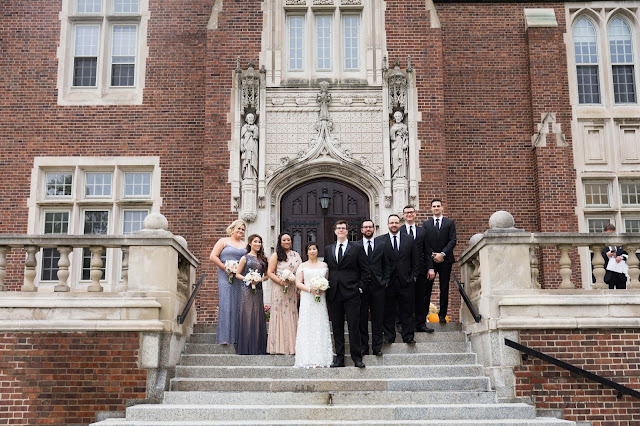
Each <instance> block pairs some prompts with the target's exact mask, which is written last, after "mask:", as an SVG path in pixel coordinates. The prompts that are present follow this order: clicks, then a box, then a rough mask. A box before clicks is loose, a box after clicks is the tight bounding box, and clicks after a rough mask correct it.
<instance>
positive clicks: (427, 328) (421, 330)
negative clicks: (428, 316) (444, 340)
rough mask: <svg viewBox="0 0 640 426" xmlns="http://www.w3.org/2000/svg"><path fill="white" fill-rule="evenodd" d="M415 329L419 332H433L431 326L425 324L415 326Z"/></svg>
mask: <svg viewBox="0 0 640 426" xmlns="http://www.w3.org/2000/svg"><path fill="white" fill-rule="evenodd" d="M416 331H418V332H420V333H433V328H429V327H427V326H426V325H423V326H422V327H417V328H416Z"/></svg>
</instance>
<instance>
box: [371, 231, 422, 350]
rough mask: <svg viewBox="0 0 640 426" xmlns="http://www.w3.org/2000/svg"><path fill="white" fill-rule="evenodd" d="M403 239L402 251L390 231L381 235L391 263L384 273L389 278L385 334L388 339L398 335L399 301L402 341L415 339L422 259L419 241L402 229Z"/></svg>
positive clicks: (385, 304)
mask: <svg viewBox="0 0 640 426" xmlns="http://www.w3.org/2000/svg"><path fill="white" fill-rule="evenodd" d="M398 235H399V238H400V241H399V247H398V250H395V249H394V248H393V240H392V239H391V237H390V235H389V234H385V235H382V236H381V239H382V241H384V245H385V247H384V252H385V256H386V258H387V260H388V266H387V267H386V271H385V273H384V276H385V277H389V285H388V286H387V290H386V292H385V303H384V335H385V338H386V339H387V341H388V342H392V341H394V340H395V337H396V330H395V317H396V315H395V314H396V304H397V306H398V313H399V316H400V321H401V322H402V340H404V341H407V340H412V339H413V331H414V330H413V327H414V324H413V310H414V304H415V302H414V300H413V298H414V283H415V278H416V277H417V276H418V273H419V272H418V271H419V267H420V260H419V258H418V249H417V247H416V243H415V241H414V240H413V238H411V237H410V236H409V235H408V234H406V233H402V232H398Z"/></svg>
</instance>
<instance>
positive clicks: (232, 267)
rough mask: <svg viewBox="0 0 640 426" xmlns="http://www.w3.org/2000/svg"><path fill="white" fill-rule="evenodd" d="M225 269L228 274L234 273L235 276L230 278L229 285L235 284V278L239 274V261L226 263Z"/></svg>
mask: <svg viewBox="0 0 640 426" xmlns="http://www.w3.org/2000/svg"><path fill="white" fill-rule="evenodd" d="M224 269H225V271H227V274H229V273H232V274H233V275H231V276H229V284H231V283H232V282H233V277H235V276H236V272H238V261H237V260H227V261H226V262H224Z"/></svg>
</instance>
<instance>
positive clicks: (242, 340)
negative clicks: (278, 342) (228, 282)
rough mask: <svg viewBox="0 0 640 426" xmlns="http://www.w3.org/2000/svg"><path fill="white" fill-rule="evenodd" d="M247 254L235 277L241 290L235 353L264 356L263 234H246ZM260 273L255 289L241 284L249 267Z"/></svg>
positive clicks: (265, 329) (265, 277)
mask: <svg viewBox="0 0 640 426" xmlns="http://www.w3.org/2000/svg"><path fill="white" fill-rule="evenodd" d="M248 241H249V244H247V254H246V255H244V256H242V258H241V259H240V264H239V265H238V272H237V273H236V278H237V279H239V280H241V281H242V286H241V287H242V289H241V290H240V294H241V295H240V323H239V325H238V330H239V332H238V344H237V346H236V353H237V354H238V355H265V354H266V353H267V324H266V321H265V319H264V302H263V299H262V281H265V280H266V279H267V276H266V275H265V270H266V269H267V257H266V256H265V255H264V249H263V247H262V237H261V236H260V235H258V234H253V235H250V236H249V240H248ZM251 269H253V270H255V271H257V272H258V273H259V274H261V275H263V277H262V281H260V282H259V283H256V292H255V294H254V293H253V290H252V289H251V285H246V284H245V283H244V281H243V280H244V276H245V275H246V274H248V273H249V270H251Z"/></svg>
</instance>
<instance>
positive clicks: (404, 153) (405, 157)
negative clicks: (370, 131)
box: [389, 111, 409, 178]
mask: <svg viewBox="0 0 640 426" xmlns="http://www.w3.org/2000/svg"><path fill="white" fill-rule="evenodd" d="M403 118H404V114H403V113H402V112H401V111H396V112H394V113H393V119H394V121H395V123H393V125H392V126H391V128H390V129H389V139H390V140H391V177H393V178H406V177H407V170H408V167H409V129H408V128H407V125H406V124H404V123H403V122H402V119H403Z"/></svg>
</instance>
